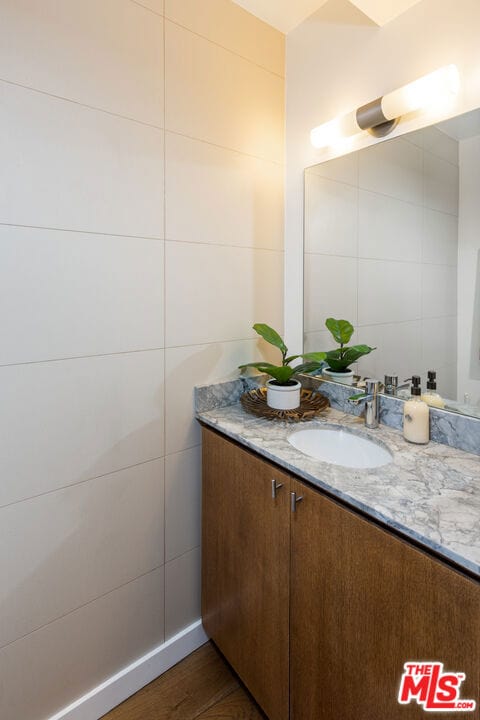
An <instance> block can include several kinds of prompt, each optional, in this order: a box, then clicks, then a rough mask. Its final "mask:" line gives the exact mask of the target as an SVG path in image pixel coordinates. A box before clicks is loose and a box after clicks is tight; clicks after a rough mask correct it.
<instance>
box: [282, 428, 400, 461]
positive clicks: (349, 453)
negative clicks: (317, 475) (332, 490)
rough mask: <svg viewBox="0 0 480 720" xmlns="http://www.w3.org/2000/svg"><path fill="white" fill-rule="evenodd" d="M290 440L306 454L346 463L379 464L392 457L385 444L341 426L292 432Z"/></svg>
mask: <svg viewBox="0 0 480 720" xmlns="http://www.w3.org/2000/svg"><path fill="white" fill-rule="evenodd" d="M288 442H289V443H290V444H291V445H293V447H294V448H296V449H297V450H300V452H302V453H305V455H310V457H313V458H316V459H317V460H323V462H327V463H331V464H332V465H343V467H351V468H376V467H381V466H382V465H388V464H389V463H391V462H392V460H393V457H392V455H391V453H389V451H388V450H387V449H386V448H384V447H382V445H378V444H377V443H376V442H372V441H371V440H367V439H366V438H364V437H359V436H358V435H354V434H353V433H350V432H346V431H345V430H342V429H341V428H339V429H338V430H337V429H331V428H319V427H316V428H309V429H308V430H300V431H299V432H296V433H293V434H292V435H290V437H289V438H288Z"/></svg>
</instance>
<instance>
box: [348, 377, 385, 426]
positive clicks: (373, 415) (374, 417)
mask: <svg viewBox="0 0 480 720" xmlns="http://www.w3.org/2000/svg"><path fill="white" fill-rule="evenodd" d="M365 385H366V392H364V393H359V394H358V395H352V396H351V397H350V398H348V402H350V403H352V405H359V404H360V403H362V402H364V403H365V427H367V428H377V427H378V421H379V407H380V406H379V397H378V395H379V390H380V381H379V380H372V379H367V380H365Z"/></svg>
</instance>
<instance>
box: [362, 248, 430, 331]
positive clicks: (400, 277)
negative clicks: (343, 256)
mask: <svg viewBox="0 0 480 720" xmlns="http://www.w3.org/2000/svg"><path fill="white" fill-rule="evenodd" d="M420 278H421V265H420V264H418V263H397V262H386V261H385V262H384V261H381V260H359V262H358V323H359V325H373V324H377V323H391V322H402V321H406V320H416V319H419V318H420V317H421V285H420Z"/></svg>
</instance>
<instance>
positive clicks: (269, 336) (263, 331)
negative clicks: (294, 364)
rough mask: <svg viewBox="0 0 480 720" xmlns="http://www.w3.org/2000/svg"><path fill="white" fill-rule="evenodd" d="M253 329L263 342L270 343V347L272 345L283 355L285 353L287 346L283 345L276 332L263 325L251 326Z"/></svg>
mask: <svg viewBox="0 0 480 720" xmlns="http://www.w3.org/2000/svg"><path fill="white" fill-rule="evenodd" d="M253 329H254V330H255V332H256V333H258V334H259V335H260V336H261V337H262V338H263V339H264V340H266V341H267V342H268V343H270V345H273V346H274V347H277V348H278V349H279V350H281V352H282V354H283V355H285V354H286V353H287V351H288V348H287V346H286V345H285V343H284V342H283V340H282V338H281V337H280V335H279V334H278V333H277V331H276V330H274V329H273V328H271V327H270V325H265V323H256V324H255V325H254V326H253Z"/></svg>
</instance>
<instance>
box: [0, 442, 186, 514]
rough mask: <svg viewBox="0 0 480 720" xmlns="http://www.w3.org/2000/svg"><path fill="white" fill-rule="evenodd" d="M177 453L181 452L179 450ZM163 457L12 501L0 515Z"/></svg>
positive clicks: (3, 507)
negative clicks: (5, 511) (11, 509)
mask: <svg viewBox="0 0 480 720" xmlns="http://www.w3.org/2000/svg"><path fill="white" fill-rule="evenodd" d="M179 452H183V451H181V450H180V451H179ZM164 457H165V456H164V455H159V456H158V457H154V458H149V459H148V460H141V461H140V462H137V463H133V465H125V466H124V467H121V468H114V469H113V470H109V471H108V472H106V473H102V474H101V475H93V476H92V477H87V478H84V479H83V480H76V481H75V482H73V483H69V484H68V485H60V486H59V487H56V488H51V489H50V490H44V491H43V492H39V493H35V494H34V495H29V496H28V497H24V498H19V499H18V500H13V501H12V502H8V503H5V504H3V505H0V514H1V512H2V510H4V509H5V508H10V507H13V506H14V505H19V504H20V503H24V502H30V500H36V499H37V498H41V497H44V496H45V495H53V494H54V493H57V492H63V491H65V490H69V489H70V488H75V487H78V486H79V485H85V484H86V483H89V482H95V480H101V479H102V478H106V477H109V476H110V475H116V474H117V473H121V472H124V471H125V470H133V469H134V468H137V467H141V466H142V465H148V463H154V462H158V461H159V460H163V458H164Z"/></svg>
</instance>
